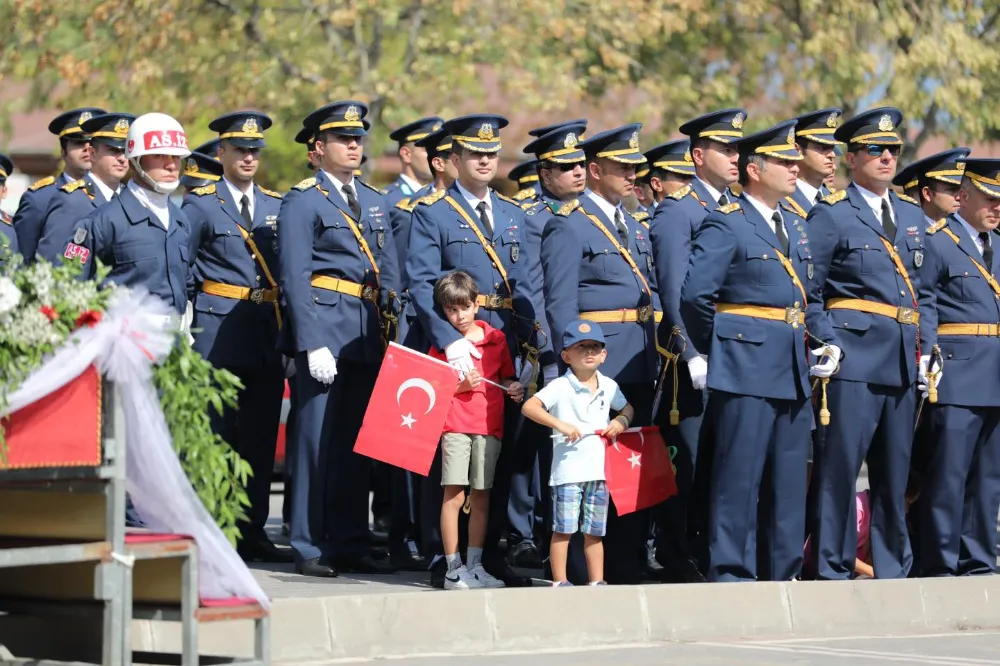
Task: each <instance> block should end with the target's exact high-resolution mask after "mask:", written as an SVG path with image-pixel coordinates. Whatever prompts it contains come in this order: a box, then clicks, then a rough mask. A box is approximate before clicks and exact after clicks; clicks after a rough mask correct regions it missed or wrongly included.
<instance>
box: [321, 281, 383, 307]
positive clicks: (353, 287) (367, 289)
mask: <svg viewBox="0 0 1000 666" xmlns="http://www.w3.org/2000/svg"><path fill="white" fill-rule="evenodd" d="M312 286H314V287H318V288H319V289H326V290H327V291H336V292H339V293H341V294H347V295H348V296H354V297H355V298H362V299H364V300H366V301H371V302H372V303H375V302H376V301H377V300H378V290H377V289H376V288H375V287H373V286H372V285H370V284H363V285H362V284H358V283H357V282H351V281H349V280H341V279H340V278H335V277H330V276H329V275H313V276H312Z"/></svg>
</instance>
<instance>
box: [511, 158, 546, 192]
mask: <svg viewBox="0 0 1000 666" xmlns="http://www.w3.org/2000/svg"><path fill="white" fill-rule="evenodd" d="M537 167H538V161H537V160H533V159H531V160H524V161H523V162H520V163H519V164H517V165H515V166H514V168H513V169H511V170H510V171H508V172H507V180H509V181H511V182H512V183H517V192H516V193H515V194H514V201H517V202H519V203H529V202H533V201H535V200H536V199H538V196H539V195H540V194H541V192H542V189H541V187H540V186H539V184H538V170H537Z"/></svg>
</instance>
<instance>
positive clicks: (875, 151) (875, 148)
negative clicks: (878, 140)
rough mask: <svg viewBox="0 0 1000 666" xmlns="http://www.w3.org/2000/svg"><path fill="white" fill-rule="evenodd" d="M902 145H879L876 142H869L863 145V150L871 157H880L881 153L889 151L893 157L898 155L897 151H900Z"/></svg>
mask: <svg viewBox="0 0 1000 666" xmlns="http://www.w3.org/2000/svg"><path fill="white" fill-rule="evenodd" d="M902 149H903V148H902V146H879V145H877V144H874V143H872V144H869V145H867V146H865V148H864V150H865V151H867V152H868V155H870V156H871V157H881V156H882V153H884V152H885V151H887V150H888V151H889V154H890V155H892V156H893V157H899V153H900V152H901V151H902Z"/></svg>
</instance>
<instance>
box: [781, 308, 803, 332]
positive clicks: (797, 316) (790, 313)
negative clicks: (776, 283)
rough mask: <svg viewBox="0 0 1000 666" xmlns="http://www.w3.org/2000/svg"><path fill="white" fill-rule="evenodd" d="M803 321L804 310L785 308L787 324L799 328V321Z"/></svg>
mask: <svg viewBox="0 0 1000 666" xmlns="http://www.w3.org/2000/svg"><path fill="white" fill-rule="evenodd" d="M801 319H802V308H794V307H793V308H785V323H786V324H791V325H792V328H798V327H799V321H800V320H801Z"/></svg>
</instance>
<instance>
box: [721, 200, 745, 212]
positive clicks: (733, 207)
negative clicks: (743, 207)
mask: <svg viewBox="0 0 1000 666" xmlns="http://www.w3.org/2000/svg"><path fill="white" fill-rule="evenodd" d="M739 209H740V203H739V202H738V201H734V202H732V203H727V204H726V205H725V206H719V212H720V213H722V214H723V215H729V214H730V213H735V212H736V211H738V210H739Z"/></svg>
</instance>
